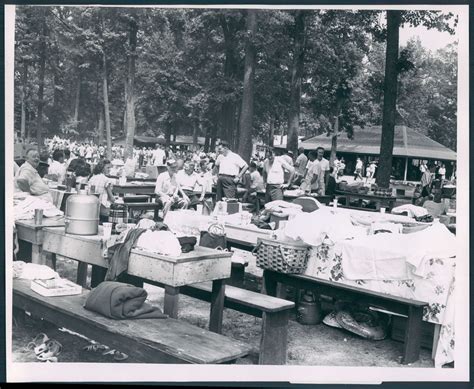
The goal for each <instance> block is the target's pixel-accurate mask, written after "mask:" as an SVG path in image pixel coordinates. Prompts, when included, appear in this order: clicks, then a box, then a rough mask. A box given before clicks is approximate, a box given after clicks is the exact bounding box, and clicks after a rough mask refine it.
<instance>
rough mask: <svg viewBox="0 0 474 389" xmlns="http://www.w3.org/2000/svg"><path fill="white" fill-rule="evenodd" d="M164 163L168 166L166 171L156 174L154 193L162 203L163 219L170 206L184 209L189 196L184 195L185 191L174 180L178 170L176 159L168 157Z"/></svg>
mask: <svg viewBox="0 0 474 389" xmlns="http://www.w3.org/2000/svg"><path fill="white" fill-rule="evenodd" d="M166 165H167V167H168V169H167V171H166V172H163V173H161V174H160V175H159V176H158V178H157V179H156V185H155V193H156V194H157V196H158V199H157V202H158V201H159V202H161V203H162V204H163V219H164V218H165V216H166V214H167V213H168V211H169V210H170V209H171V207H173V206H178V207H180V208H183V209H185V208H187V207H188V204H189V197H188V196H186V193H184V192H183V190H182V189H181V187H180V185H179V183H178V181H177V180H176V173H177V171H178V165H177V163H176V161H175V160H174V159H170V160H169V161H168V162H167V164H166ZM179 195H181V197H179Z"/></svg>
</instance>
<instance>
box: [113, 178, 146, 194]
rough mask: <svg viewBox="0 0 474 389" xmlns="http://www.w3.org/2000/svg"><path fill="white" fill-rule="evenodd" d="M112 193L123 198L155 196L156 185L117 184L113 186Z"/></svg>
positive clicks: (144, 183) (141, 183)
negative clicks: (135, 195)
mask: <svg viewBox="0 0 474 389" xmlns="http://www.w3.org/2000/svg"><path fill="white" fill-rule="evenodd" d="M112 191H113V193H116V194H118V195H119V196H121V197H124V196H125V195H126V194H141V195H153V194H155V183H149V182H140V183H138V182H137V183H134V182H133V181H132V182H127V183H126V184H125V185H119V184H116V185H114V186H113V189H112Z"/></svg>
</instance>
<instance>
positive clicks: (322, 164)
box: [313, 147, 329, 196]
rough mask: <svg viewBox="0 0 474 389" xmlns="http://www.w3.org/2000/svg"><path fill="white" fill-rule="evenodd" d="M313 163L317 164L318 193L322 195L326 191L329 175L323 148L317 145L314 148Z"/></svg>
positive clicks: (327, 162)
mask: <svg viewBox="0 0 474 389" xmlns="http://www.w3.org/2000/svg"><path fill="white" fill-rule="evenodd" d="M313 164H314V165H318V167H319V169H318V170H319V172H320V173H319V174H318V180H319V182H318V194H319V195H320V196H324V193H325V191H326V182H327V180H328V177H329V161H328V160H327V159H326V158H324V148H322V147H318V148H317V149H316V160H315V161H314V162H313Z"/></svg>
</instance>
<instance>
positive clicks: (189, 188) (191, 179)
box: [176, 161, 206, 206]
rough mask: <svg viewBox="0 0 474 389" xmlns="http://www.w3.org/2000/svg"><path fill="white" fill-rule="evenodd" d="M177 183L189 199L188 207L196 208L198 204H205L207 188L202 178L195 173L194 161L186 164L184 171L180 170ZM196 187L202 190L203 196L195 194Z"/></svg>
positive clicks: (177, 174)
mask: <svg viewBox="0 0 474 389" xmlns="http://www.w3.org/2000/svg"><path fill="white" fill-rule="evenodd" d="M176 181H177V182H178V185H179V186H180V188H181V189H182V190H183V192H184V193H185V194H186V196H188V198H189V204H188V206H195V205H196V204H199V203H202V202H203V200H204V196H205V194H206V186H205V184H204V180H203V179H202V178H201V176H200V175H199V174H198V173H196V172H195V171H194V162H193V161H189V162H186V163H185V164H184V170H180V171H178V173H176ZM196 186H199V187H200V188H201V195H200V196H199V197H198V195H197V194H195V192H194V189H195V188H196Z"/></svg>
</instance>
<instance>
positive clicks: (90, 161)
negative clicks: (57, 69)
mask: <svg viewBox="0 0 474 389" xmlns="http://www.w3.org/2000/svg"><path fill="white" fill-rule="evenodd" d="M45 146H46V148H45V149H44V150H40V151H39V150H37V149H34V148H32V149H29V150H28V151H27V152H26V156H25V162H24V164H23V165H21V167H19V166H18V165H16V164H15V188H16V190H18V191H27V192H30V193H31V194H33V195H37V196H42V197H43V198H45V199H48V198H50V197H51V196H50V195H49V188H48V185H47V184H46V183H45V180H44V179H47V180H51V181H54V182H56V183H58V184H63V185H66V184H69V186H71V187H74V186H75V185H77V184H78V183H80V184H84V185H85V184H88V185H89V186H91V187H94V190H95V192H96V193H99V195H100V199H101V207H102V208H101V210H102V213H107V211H108V209H109V208H110V206H111V204H113V203H114V202H115V201H116V199H115V197H114V196H113V190H112V188H113V185H116V184H117V183H118V178H119V177H121V176H125V177H128V178H133V177H135V174H136V173H137V172H141V174H145V173H144V171H147V167H148V166H156V167H162V169H160V170H161V171H162V170H165V171H162V172H161V174H159V175H158V176H157V178H156V183H155V193H156V196H157V201H159V202H161V203H162V205H163V213H164V214H166V213H167V211H168V210H169V209H171V208H173V207H179V208H188V207H190V206H195V205H197V204H199V203H202V202H203V200H204V198H205V195H206V193H209V192H212V191H213V188H215V193H216V200H217V201H221V200H222V199H224V198H227V199H234V198H241V200H242V201H243V202H248V203H256V202H257V201H259V200H258V194H259V193H264V196H265V201H266V202H267V201H274V200H283V198H284V196H283V194H284V191H285V190H286V189H293V190H295V189H297V190H299V191H300V193H305V194H309V193H316V194H317V195H321V196H324V195H328V196H333V195H334V194H335V190H336V185H337V182H338V181H339V180H340V179H341V177H342V176H343V175H344V174H347V172H346V163H345V160H344V158H341V159H338V158H335V160H334V161H333V163H332V164H330V163H329V161H328V160H327V159H326V158H325V157H324V154H325V150H324V149H323V148H322V147H318V148H317V149H316V150H310V151H309V152H306V151H305V150H304V148H302V147H301V148H300V149H299V150H298V155H297V156H296V157H295V156H294V155H293V153H292V152H291V151H289V150H278V149H272V148H268V149H267V150H266V153H265V156H261V155H260V156H258V155H254V156H253V157H252V158H251V160H250V161H249V163H247V162H246V161H245V160H244V159H243V158H242V157H241V156H240V155H238V154H237V153H235V152H234V151H232V150H231V147H230V145H229V144H228V143H227V142H225V141H221V142H219V143H218V145H217V146H216V149H215V150H214V151H212V152H207V153H206V152H204V151H203V150H202V149H200V150H180V149H178V150H172V149H171V148H169V147H168V148H165V147H163V146H161V145H157V146H156V147H155V148H139V147H135V148H134V151H133V155H132V156H131V157H129V158H127V159H124V147H123V146H117V145H115V146H113V147H112V150H111V156H112V158H111V159H108V158H107V152H106V151H107V150H106V147H105V146H102V145H96V144H93V143H92V142H75V141H69V140H67V139H61V138H59V137H54V138H52V139H47V140H46V141H45ZM165 167H166V168H165ZM376 169H377V165H376V163H375V162H374V161H371V162H369V163H368V166H367V167H366V168H365V183H366V184H367V183H368V184H370V183H372V180H373V179H374V176H375V172H376ZM420 171H421V173H422V177H421V187H422V188H423V193H424V194H426V192H427V191H428V190H429V186H430V185H431V183H432V180H433V172H432V171H431V170H430V169H428V167H427V166H426V165H424V164H421V166H420ZM445 171H446V169H445V167H444V165H439V166H438V169H437V173H436V174H438V175H441V176H444V175H445V174H446V173H445ZM349 174H350V173H349ZM363 174H364V164H363V162H362V160H361V159H360V158H357V161H356V164H355V170H354V181H357V180H361V181H363V180H364V177H363ZM145 175H146V174H145ZM47 180H46V181H47Z"/></svg>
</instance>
